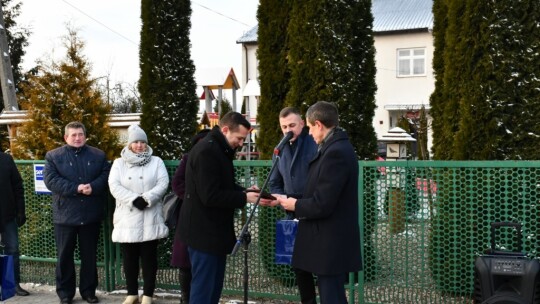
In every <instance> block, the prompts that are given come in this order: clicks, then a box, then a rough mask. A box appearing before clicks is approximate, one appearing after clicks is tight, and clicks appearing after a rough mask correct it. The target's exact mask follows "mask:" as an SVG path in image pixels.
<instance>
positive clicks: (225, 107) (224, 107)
mask: <svg viewBox="0 0 540 304" xmlns="http://www.w3.org/2000/svg"><path fill="white" fill-rule="evenodd" d="M231 111H232V105H231V103H230V102H229V100H228V99H227V98H223V100H221V115H220V116H219V119H221V118H222V117H223V115H225V114H227V113H229V112H231ZM214 113H219V109H218V103H217V102H216V105H215V106H214Z"/></svg>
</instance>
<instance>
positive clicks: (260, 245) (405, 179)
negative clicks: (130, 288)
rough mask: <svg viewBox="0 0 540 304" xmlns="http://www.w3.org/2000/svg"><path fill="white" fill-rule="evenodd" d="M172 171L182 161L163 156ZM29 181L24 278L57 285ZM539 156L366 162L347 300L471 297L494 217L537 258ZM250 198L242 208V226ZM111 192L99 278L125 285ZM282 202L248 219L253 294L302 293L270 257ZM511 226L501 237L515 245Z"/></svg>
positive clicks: (236, 281)
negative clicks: (359, 239) (359, 257)
mask: <svg viewBox="0 0 540 304" xmlns="http://www.w3.org/2000/svg"><path fill="white" fill-rule="evenodd" d="M165 163H166V166H167V169H168V171H169V173H170V175H171V176H172V174H173V173H174V170H175V169H176V166H177V165H178V161H166V162H165ZM17 164H18V167H19V170H20V171H21V175H22V176H23V178H24V181H25V194H26V206H27V217H28V222H27V224H26V225H25V226H23V227H22V228H21V230H20V243H21V244H20V251H21V255H22V257H21V276H22V280H23V281H28V282H39V283H45V284H52V285H54V266H55V263H56V251H55V248H56V247H55V243H54V236H53V226H52V215H51V196H50V195H46V194H36V193H35V192H34V168H33V165H34V164H43V162H42V161H17ZM235 166H236V174H237V176H236V177H237V180H238V182H239V183H241V184H243V185H245V186H250V185H252V184H257V185H259V186H262V184H263V182H264V180H265V178H266V176H267V175H268V173H269V171H270V166H271V163H270V162H269V161H236V162H235ZM539 178H540V162H537V161H531V162H525V161H524V162H511V161H505V162H496V161H491V162H490V161H486V162H438V161H426V162H424V161H414V162H407V161H397V162H390V161H388V162H375V161H361V162H360V181H359V190H360V191H359V193H360V204H361V206H363V208H360V219H361V220H360V229H361V232H362V234H363V236H364V246H363V248H362V250H363V256H364V261H365V270H364V271H363V272H360V273H359V274H350V276H349V281H348V283H347V285H346V288H347V292H348V297H349V303H472V296H471V295H472V292H473V280H474V279H473V261H474V258H475V257H476V256H478V255H479V254H481V253H482V252H484V251H485V249H487V248H488V246H489V225H490V223H491V222H495V221H514V222H520V223H521V224H522V225H523V249H524V251H525V252H526V253H527V254H528V255H529V256H530V257H532V258H536V257H537V256H538V249H539V246H540V245H539V242H538V234H539V233H540V221H539V217H540V208H539V203H538V191H539V190H538V187H539V185H540V183H539ZM250 208H252V207H251V206H248V207H247V208H246V209H245V210H239V211H238V212H237V214H236V217H237V218H236V231H237V233H239V232H240V230H241V228H242V227H243V225H244V223H245V221H246V219H247V217H248V215H249V213H250V212H251V209H250ZM113 211H114V200H113V199H112V198H111V199H110V200H109V203H108V206H107V220H106V221H104V224H103V228H102V235H101V238H100V247H99V253H98V261H99V264H98V266H99V274H100V286H99V288H101V289H105V290H113V289H119V288H123V285H124V284H125V279H124V277H123V273H122V268H121V259H120V250H119V246H118V244H114V243H112V242H110V235H111V230H112V213H113ZM284 216H285V214H284V212H283V211H281V210H280V209H278V208H268V207H260V208H258V209H257V210H256V213H255V218H254V220H253V221H252V222H251V225H250V232H251V236H252V241H251V243H250V245H249V248H248V251H247V255H248V273H249V281H248V286H249V292H250V297H268V298H279V299H289V300H298V293H297V288H296V286H295V282H294V276H293V273H292V272H291V270H290V267H288V266H284V265H276V264H274V263H273V259H274V256H273V252H274V235H275V221H276V220H277V219H280V218H283V217H284ZM513 240H514V239H513V235H512V234H511V230H503V231H502V234H501V238H500V239H499V240H498V242H497V245H498V246H499V247H500V248H505V249H512V248H514V247H513V246H514V244H513V243H512V241H513ZM171 248H172V234H171V235H170V236H169V238H167V239H165V240H162V242H161V243H160V246H159V258H160V260H159V268H160V269H159V272H158V278H157V281H158V287H161V288H166V289H177V288H178V280H177V276H178V272H177V270H176V269H174V268H171V267H170V266H169V260H170V256H171ZM243 275H244V252H243V251H242V250H240V251H238V252H237V254H236V255H235V256H232V257H231V256H229V258H228V261H227V270H226V279H225V286H224V293H225V294H242V293H243Z"/></svg>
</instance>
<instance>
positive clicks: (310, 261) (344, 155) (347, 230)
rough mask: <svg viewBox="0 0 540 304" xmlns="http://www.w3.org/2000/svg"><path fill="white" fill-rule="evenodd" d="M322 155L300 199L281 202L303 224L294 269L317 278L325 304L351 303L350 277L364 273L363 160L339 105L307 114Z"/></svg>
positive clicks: (322, 103) (326, 104)
mask: <svg viewBox="0 0 540 304" xmlns="http://www.w3.org/2000/svg"><path fill="white" fill-rule="evenodd" d="M306 120H307V125H308V127H309V134H311V136H312V137H313V139H314V140H315V142H316V143H317V144H318V145H319V151H318V153H317V155H316V156H315V158H314V159H313V160H312V161H311V163H310V165H309V171H308V177H307V182H306V188H305V190H304V195H303V196H302V198H301V199H296V198H292V197H289V198H278V201H279V203H280V204H281V206H283V208H285V209H286V210H288V211H294V212H295V214H296V217H297V218H298V219H299V220H300V222H299V224H298V232H297V235H296V241H295V244H294V251H293V258H292V266H293V267H295V268H298V269H302V270H304V271H307V272H312V273H314V274H316V275H317V283H318V288H319V296H320V299H321V303H322V304H341V303H347V298H346V296H345V288H344V284H345V279H346V275H347V273H348V272H353V271H359V270H360V269H361V268H362V260H361V255H360V242H361V240H360V231H359V227H358V160H357V157H356V154H355V152H354V148H353V146H352V145H351V143H350V141H349V138H348V136H347V134H346V133H345V131H343V130H341V129H339V128H338V112H337V108H336V106H335V105H334V104H332V103H329V102H325V101H319V102H317V103H315V104H314V105H312V106H311V107H310V108H309V109H308V110H307V113H306Z"/></svg>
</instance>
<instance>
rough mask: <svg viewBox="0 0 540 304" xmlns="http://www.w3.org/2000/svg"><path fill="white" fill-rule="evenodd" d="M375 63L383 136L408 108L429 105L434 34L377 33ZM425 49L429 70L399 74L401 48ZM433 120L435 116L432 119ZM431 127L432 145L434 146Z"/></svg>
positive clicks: (379, 129)
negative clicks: (414, 74)
mask: <svg viewBox="0 0 540 304" xmlns="http://www.w3.org/2000/svg"><path fill="white" fill-rule="evenodd" d="M375 49H376V55H375V61H376V62H375V64H376V67H377V75H376V83H377V93H376V95H375V100H376V103H377V109H376V110H375V116H374V117H373V127H374V128H375V132H376V133H377V134H378V135H379V136H380V135H381V134H384V133H386V132H388V130H390V129H391V128H393V127H395V126H396V124H397V119H398V117H399V116H400V115H401V113H403V112H406V111H407V110H408V109H419V108H420V107H421V105H425V107H426V109H429V98H430V95H431V93H432V92H433V90H434V89H435V79H434V76H433V67H432V61H433V50H434V49H433V36H432V33H431V32H428V31H426V32H417V33H405V32H397V33H396V34H386V35H376V36H375ZM406 49H425V52H424V54H425V73H424V74H422V75H417V76H398V50H406ZM430 121H431V120H430ZM431 138H432V137H431V130H430V131H429V134H428V149H431V142H432V140H431Z"/></svg>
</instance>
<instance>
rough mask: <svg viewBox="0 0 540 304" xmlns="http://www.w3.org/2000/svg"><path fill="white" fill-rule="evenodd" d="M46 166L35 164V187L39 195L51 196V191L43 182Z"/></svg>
mask: <svg viewBox="0 0 540 304" xmlns="http://www.w3.org/2000/svg"><path fill="white" fill-rule="evenodd" d="M44 168H45V165H43V164H39V165H37V164H34V187H35V191H36V193H37V194H51V191H50V190H49V189H47V186H45V181H44V180H43V169H44Z"/></svg>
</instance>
